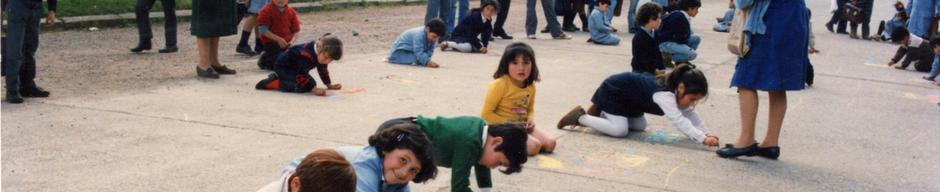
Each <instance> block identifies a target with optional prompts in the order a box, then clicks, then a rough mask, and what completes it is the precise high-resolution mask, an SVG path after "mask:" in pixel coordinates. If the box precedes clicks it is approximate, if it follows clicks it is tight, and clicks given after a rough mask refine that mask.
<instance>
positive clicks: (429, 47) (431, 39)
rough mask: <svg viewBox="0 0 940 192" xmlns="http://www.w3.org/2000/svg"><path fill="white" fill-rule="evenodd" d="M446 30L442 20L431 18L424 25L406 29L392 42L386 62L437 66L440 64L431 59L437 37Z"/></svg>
mask: <svg viewBox="0 0 940 192" xmlns="http://www.w3.org/2000/svg"><path fill="white" fill-rule="evenodd" d="M446 32H447V28H446V27H445V26H444V21H442V20H441V19H431V21H428V23H427V24H425V25H424V27H416V28H412V29H408V30H407V31H405V32H404V33H402V34H401V36H398V39H397V40H395V43H393V44H392V47H391V50H389V52H390V53H389V56H388V62H389V63H392V64H405V65H412V64H415V65H421V66H427V67H431V68H437V67H439V66H440V65H438V64H437V63H435V62H434V61H431V56H432V55H434V48H435V47H437V39H438V38H440V37H441V35H444V34H445V33H446Z"/></svg>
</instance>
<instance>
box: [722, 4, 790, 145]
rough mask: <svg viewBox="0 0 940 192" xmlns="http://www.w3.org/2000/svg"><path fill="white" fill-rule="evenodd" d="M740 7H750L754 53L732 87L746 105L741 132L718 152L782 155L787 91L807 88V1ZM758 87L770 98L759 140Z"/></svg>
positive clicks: (739, 69) (741, 63) (742, 62)
mask: <svg viewBox="0 0 940 192" xmlns="http://www.w3.org/2000/svg"><path fill="white" fill-rule="evenodd" d="M735 5H736V7H737V8H739V9H745V8H750V10H751V12H750V13H749V15H748V21H746V24H745V27H744V31H745V33H746V34H747V35H748V38H746V39H749V44H750V46H751V49H750V52H748V53H747V54H746V55H745V56H744V57H742V58H740V59H738V63H737V65H736V66H735V72H734V76H733V77H732V79H731V86H733V87H737V88H738V100H739V102H740V107H741V109H740V110H741V135H740V137H739V138H738V140H737V142H736V143H735V144H733V145H731V144H729V145H728V146H726V147H724V148H721V149H719V150H718V151H717V153H718V156H720V157H726V158H727V157H738V156H741V155H747V156H755V155H758V156H762V157H766V158H770V159H777V157H778V156H780V147H778V138H779V137H780V129H781V127H782V125H783V117H784V115H785V114H786V110H787V93H786V91H797V90H802V89H803V88H804V86H805V84H804V80H805V78H806V77H805V76H806V75H805V73H806V64H807V63H808V57H807V49H806V47H807V43H808V37H807V36H808V33H807V30H808V29H807V27H808V24H807V22H808V20H807V17H808V16H807V9H806V2H805V1H804V0H736V1H735ZM757 91H766V92H767V93H768V94H769V98H770V110H769V111H770V114H769V116H770V118H769V122H768V126H767V127H768V130H767V135H766V136H765V137H764V141H763V142H761V143H759V144H758V143H757V142H756V140H755V139H754V124H755V121H756V119H757V107H758V97H757Z"/></svg>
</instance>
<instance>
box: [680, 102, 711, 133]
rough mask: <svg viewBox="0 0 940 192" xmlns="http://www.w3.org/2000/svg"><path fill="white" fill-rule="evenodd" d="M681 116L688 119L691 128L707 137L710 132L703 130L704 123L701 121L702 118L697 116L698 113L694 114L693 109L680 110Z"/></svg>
mask: <svg viewBox="0 0 940 192" xmlns="http://www.w3.org/2000/svg"><path fill="white" fill-rule="evenodd" d="M682 116H685V118H686V119H689V121H691V122H692V126H693V127H695V128H696V129H698V130H699V131H702V133H705V134H706V135H707V134H708V133H709V132H710V131H708V129H706V128H705V121H703V120H702V118H701V117H699V116H698V113H696V112H695V110H694V109H692V108H689V109H684V110H682Z"/></svg>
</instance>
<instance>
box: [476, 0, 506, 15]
mask: <svg viewBox="0 0 940 192" xmlns="http://www.w3.org/2000/svg"><path fill="white" fill-rule="evenodd" d="M486 6H493V8H495V9H496V12H499V6H501V5H500V4H499V2H496V0H481V1H480V11H483V9H485V8H486Z"/></svg>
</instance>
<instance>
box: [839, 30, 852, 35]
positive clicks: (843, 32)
mask: <svg viewBox="0 0 940 192" xmlns="http://www.w3.org/2000/svg"><path fill="white" fill-rule="evenodd" d="M836 34H843V35H845V34H849V32H846V31H836Z"/></svg>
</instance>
